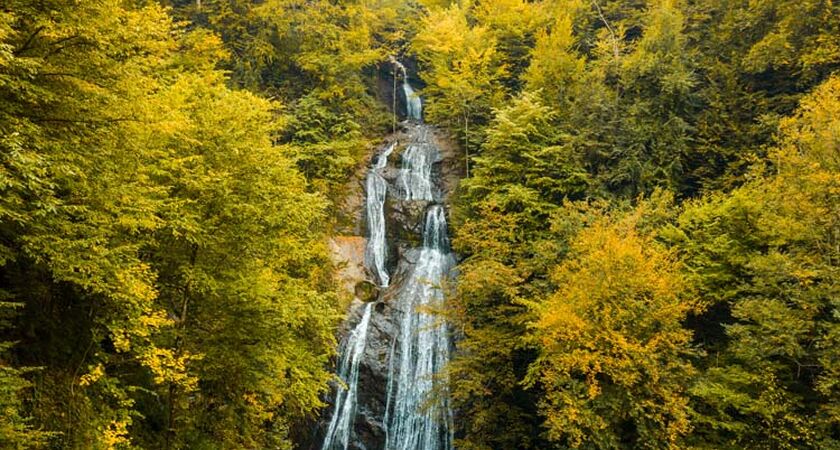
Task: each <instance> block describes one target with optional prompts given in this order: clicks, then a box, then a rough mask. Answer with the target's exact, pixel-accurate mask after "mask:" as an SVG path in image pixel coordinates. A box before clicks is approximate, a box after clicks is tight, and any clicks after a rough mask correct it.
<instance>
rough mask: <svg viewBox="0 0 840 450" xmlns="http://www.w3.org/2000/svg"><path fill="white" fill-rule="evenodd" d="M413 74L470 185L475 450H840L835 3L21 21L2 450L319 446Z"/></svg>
mask: <svg viewBox="0 0 840 450" xmlns="http://www.w3.org/2000/svg"><path fill="white" fill-rule="evenodd" d="M390 56H396V57H398V58H400V59H401V60H402V61H404V62H405V64H406V66H407V67H409V69H410V70H412V71H413V70H414V69H416V73H410V74H408V75H409V77H410V78H411V79H412V80H414V81H420V83H416V84H418V85H417V86H415V87H417V88H418V91H419V93H420V94H421V95H422V96H423V101H424V119H425V120H426V121H427V122H430V123H432V124H434V125H436V126H438V127H440V128H441V129H444V130H448V131H449V132H450V133H451V135H452V137H453V141H454V142H456V143H457V145H458V149H457V150H458V151H459V152H460V155H461V157H459V158H458V161H457V162H455V161H449V160H448V161H446V162H445V163H446V164H453V165H457V166H458V167H461V166H463V168H464V169H465V170H464V174H463V175H464V179H463V180H462V181H461V183H460V186H459V188H458V191H457V192H456V193H455V194H454V195H453V196H452V208H451V215H452V219H453V220H452V221H451V222H450V223H451V224H452V228H453V230H452V231H453V236H454V239H453V246H454V249H455V250H456V251H457V252H458V255H459V259H460V264H459V268H458V274H459V280H458V283H457V286H456V288H455V289H454V292H453V295H452V298H451V299H449V301H448V303H447V304H448V307H447V308H445V311H444V312H443V314H445V316H446V318H447V319H448V320H449V321H450V323H451V324H452V327H453V330H454V333H453V335H454V337H455V338H457V341H456V342H455V344H454V347H455V351H454V353H453V354H454V358H453V361H452V362H451V364H450V365H449V366H448V367H447V375H448V379H449V381H450V391H451V396H452V399H451V400H452V403H453V405H454V410H455V414H456V420H455V424H456V430H455V433H456V434H455V437H456V441H457V442H456V446H457V448H459V449H482V450H484V449H523V450H525V449H566V448H586V449H619V448H627V449H635V448H657V449H658V448H663V449H664V448H669V449H673V448H697V449H740V448H767V449H777V448H779V449H834V448H840V215H838V214H840V3H838V2H836V1H831V0H807V1H804V2H802V1H793V0H766V1H761V2H755V1H744V0H697V1H685V0H637V1H629V0H600V1H599V0H593V1H589V2H586V1H582V0H534V1H526V0H492V1H474V0H462V1H458V2H453V1H446V0H418V1H402V0H378V1H375V2H370V1H358V0H347V1H332V0H329V1H328V0H307V1H302V0H259V1H256V0H201V1H195V0H160V1H122V0H91V1H77V2H66V1H59V0H44V1H30V0H7V1H5V2H3V4H2V6H0V447H2V448H13V449H25V448H48V449H59V448H60V449H64V448H67V449H99V448H102V449H111V448H150V449H152V448H167V449H168V448H190V449H210V448H284V449H285V448H294V445H295V442H293V441H294V437H295V435H296V434H299V433H300V432H299V429H300V428H301V425H302V424H306V423H310V422H311V421H312V420H313V418H314V417H316V416H317V413H318V411H319V409H320V408H321V407H322V406H323V405H324V402H323V399H324V394H325V393H326V392H327V391H328V389H329V387H328V386H329V383H328V382H329V380H330V379H331V375H330V373H331V361H333V356H334V354H335V347H336V339H335V331H336V329H337V326H338V324H339V322H340V320H341V318H342V316H343V313H344V309H345V307H346V299H345V298H344V297H343V296H342V294H341V293H340V290H339V289H337V283H336V281H335V274H334V272H335V269H336V268H335V267H333V265H332V263H331V262H330V258H329V253H328V252H329V250H328V248H327V245H326V242H327V238H329V237H330V236H331V235H333V234H335V233H337V232H338V231H337V230H338V228H340V227H341V222H342V218H341V217H338V213H337V212H336V211H337V208H335V205H336V204H337V203H338V202H339V201H341V197H342V196H343V195H345V194H346V186H347V183H348V182H349V181H350V180H351V178H352V176H353V174H354V173H355V172H356V171H357V169H358V168H359V167H360V165H361V164H363V163H364V162H365V161H366V160H367V158H368V157H369V153H370V149H371V147H372V144H373V143H374V142H377V141H380V140H381V139H382V137H383V136H384V135H385V134H386V133H387V132H389V131H390V129H391V127H392V126H393V125H392V124H393V123H394V122H392V118H391V117H390V116H389V111H388V109H387V108H388V107H389V106H391V107H392V106H393V105H395V104H397V102H396V100H395V99H393V98H390V97H388V95H392V94H388V93H387V92H392V91H391V89H392V87H396V84H390V83H391V82H392V81H393V82H394V83H395V79H392V78H388V77H389V76H390V75H388V74H389V73H393V72H394V67H392V65H391V64H390V63H389V62H388V61H389V57H390ZM383 82H386V83H385V84H388V86H387V87H383ZM386 91H387V92H386ZM386 98H388V99H390V100H389V102H391V103H390V105H386V102H383V101H382V100H385V99H386Z"/></svg>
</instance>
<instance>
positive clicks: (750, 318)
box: [677, 77, 840, 448]
mask: <svg viewBox="0 0 840 450" xmlns="http://www.w3.org/2000/svg"><path fill="white" fill-rule="evenodd" d="M838 88H840V82H838V79H837V78H836V77H834V78H831V79H829V80H828V81H827V82H826V83H824V84H823V85H821V86H820V87H819V88H818V89H817V90H815V92H814V93H813V94H811V95H809V96H808V97H806V98H805V99H804V100H803V102H802V106H801V109H800V110H799V112H798V113H797V114H796V115H795V116H794V117H791V118H789V119H785V120H784V121H783V127H782V132H781V137H780V143H781V146H780V147H779V148H778V149H776V150H774V151H773V153H772V155H773V159H772V162H773V168H772V169H769V170H767V171H759V172H758V173H756V174H755V179H754V180H752V181H751V182H749V183H747V184H746V185H744V186H743V187H741V188H739V189H737V190H735V191H734V192H732V193H731V194H717V195H713V196H710V197H709V198H708V199H705V200H703V201H698V202H695V203H692V204H691V205H689V206H688V207H687V208H686V211H685V212H684V213H683V215H682V216H681V218H680V233H678V234H677V239H679V241H680V242H682V243H681V244H680V245H681V246H683V247H684V248H685V252H686V253H687V255H688V259H687V261H688V264H689V267H690V268H691V270H692V271H693V272H695V273H696V274H697V277H698V278H697V280H698V283H699V286H700V288H701V291H702V293H703V296H704V297H705V298H706V299H707V300H708V301H709V303H710V305H711V306H710V309H709V314H707V315H705V316H701V320H700V321H699V322H698V326H701V327H704V328H710V330H709V331H706V333H705V334H704V335H705V340H707V343H706V345H707V346H708V348H709V351H710V352H713V353H714V354H715V356H714V358H710V359H709V360H707V361H704V365H705V367H704V371H703V374H702V377H701V378H700V379H699V381H698V382H697V383H696V384H695V385H694V386H693V387H692V389H691V393H692V396H693V398H694V402H696V407H695V408H696V410H697V412H698V414H697V418H696V419H695V423H696V427H697V431H696V438H695V439H696V441H697V442H698V443H702V445H705V446H708V447H714V448H740V447H741V446H743V445H750V446H760V447H774V448H833V447H835V446H837V445H838V443H837V442H838V441H837V436H836V427H837V424H838V415H837V401H836V398H837V383H836V382H835V380H836V373H837V367H836V361H837V346H836V337H837V335H838V329H839V328H838V327H840V324H839V322H838V317H837V302H836V298H837V279H838V273H839V272H838V265H837V261H838V254H837V246H836V245H835V244H836V241H837V235H838V234H837V233H838V229H840V222H838V217H837V215H836V214H835V213H834V212H835V211H837V210H838V207H840V205H838V200H837V199H838V198H840V197H838V195H837V192H840V191H838V189H840V174H838V170H837V169H838V167H837V165H836V160H835V158H834V157H833V156H831V154H832V153H836V149H837V148H838V147H837V145H838V140H837V134H836V132H835V131H832V130H836V129H837V126H838V121H837V115H836V111H837V110H838V105H840V89H838ZM817 136H819V137H820V138H819V139H815V138H816V137H817ZM828 149H832V150H828ZM827 150H828V153H826V151H827ZM710 322H711V323H710ZM721 326H722V329H720V328H718V327H721ZM711 327H714V328H711ZM715 329H719V330H720V331H719V332H717V333H715V332H714V330H715ZM720 334H723V335H724V336H725V337H724V336H720Z"/></svg>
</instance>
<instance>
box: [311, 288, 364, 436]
mask: <svg viewBox="0 0 840 450" xmlns="http://www.w3.org/2000/svg"><path fill="white" fill-rule="evenodd" d="M372 306H373V303H368V304H367V305H365V311H364V313H363V315H362V320H361V321H360V322H359V324H358V325H356V328H354V329H353V331H352V332H351V333H350V335H349V336H348V337H347V342H346V343H345V345H344V351H343V352H342V358H341V365H340V366H339V369H338V376H339V378H340V379H341V382H342V385H339V386H338V391H337V392H336V395H335V403H334V404H333V405H334V410H333V416H332V419H330V425H329V427H328V428H327V434H326V436H325V437H324V445H323V446H322V447H321V449H322V450H339V449H341V450H347V448H348V444H349V442H350V432H351V430H352V428H353V422H354V420H355V418H356V401H357V391H358V385H359V363H360V362H361V360H362V354H363V352H364V351H365V344H366V343H367V335H368V325H369V324H370V312H371V309H372Z"/></svg>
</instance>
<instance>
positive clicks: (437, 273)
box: [322, 62, 454, 450]
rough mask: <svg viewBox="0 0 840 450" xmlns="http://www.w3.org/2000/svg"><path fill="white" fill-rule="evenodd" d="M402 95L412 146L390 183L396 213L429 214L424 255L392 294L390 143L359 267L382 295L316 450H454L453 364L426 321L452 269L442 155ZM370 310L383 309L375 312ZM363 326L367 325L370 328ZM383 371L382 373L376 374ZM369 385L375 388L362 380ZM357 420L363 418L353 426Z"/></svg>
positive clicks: (347, 365) (355, 335)
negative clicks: (438, 172)
mask: <svg viewBox="0 0 840 450" xmlns="http://www.w3.org/2000/svg"><path fill="white" fill-rule="evenodd" d="M395 64H397V65H398V66H401V65H399V63H397V62H395ZM403 75H405V74H404V73H403ZM403 89H404V91H405V94H406V98H407V100H408V101H407V109H408V111H407V116H408V118H409V121H408V123H407V128H406V129H407V133H408V142H409V143H408V146H407V147H406V149H405V150H404V152H403V153H402V162H401V168H400V170H399V171H398V173H397V178H396V180H395V184H396V194H397V195H396V196H395V197H396V200H395V201H396V202H399V203H400V205H401V211H417V210H418V208H415V207H413V206H412V207H409V206H408V205H412V204H413V205H414V206H419V207H420V208H423V207H425V217H424V226H423V236H422V237H423V245H422V247H420V248H415V249H411V250H408V251H406V252H405V254H404V255H402V257H401V259H400V267H405V270H400V271H399V272H398V273H400V274H401V275H400V276H399V277H398V278H397V281H396V282H394V283H393V284H392V283H391V281H392V280H391V277H390V275H389V273H388V269H387V264H386V261H387V256H388V255H387V248H388V245H387V239H386V228H385V217H386V216H385V214H386V211H385V199H386V196H387V194H388V190H389V186H388V180H387V179H386V177H385V175H386V174H387V172H385V171H384V170H383V169H385V168H386V166H387V164H388V157H389V156H390V155H391V153H392V152H393V151H394V150H395V147H396V143H394V144H391V145H389V146H388V147H387V148H385V149H384V150H383V151H382V153H381V154H380V155H379V156H378V157H377V158H376V160H375V162H374V163H373V164H372V166H371V169H370V170H369V172H368V175H367V180H366V186H367V199H366V212H367V224H368V242H367V247H366V250H365V260H366V264H367V267H368V269H369V270H370V272H371V273H372V274H373V276H374V277H375V278H377V281H378V283H379V285H380V286H381V287H383V288H385V287H387V288H388V290H387V293H385V294H384V295H381V296H380V297H379V299H378V300H377V301H376V302H373V303H368V304H367V305H365V309H364V314H363V315H362V319H361V321H360V322H359V324H358V325H356V327H355V328H354V329H353V331H352V332H351V333H350V335H349V337H348V338H347V340H346V343H345V345H344V346H343V347H342V354H341V358H340V364H339V370H338V375H339V377H340V378H341V380H343V382H344V384H345V385H346V386H340V387H339V388H338V392H337V394H336V400H335V403H334V405H333V406H334V410H333V415H332V418H331V420H330V423H329V426H328V428H327V430H326V435H325V438H324V442H323V446H322V450H339V449H340V450H348V448H352V449H353V450H359V449H367V450H381V449H382V448H384V449H385V450H451V449H452V441H453V437H452V429H453V426H452V412H451V409H450V408H449V403H448V392H447V383H446V380H444V379H442V378H441V377H442V375H441V372H440V371H441V369H443V368H444V366H445V365H446V364H447V363H448V361H449V354H450V339H449V332H448V329H447V326H446V324H445V322H444V321H443V320H442V319H441V318H440V317H439V316H436V315H435V314H433V313H432V312H431V311H430V308H436V307H439V306H440V305H441V303H442V302H443V300H444V293H443V290H442V285H443V284H444V283H445V282H446V280H447V278H448V277H449V275H450V272H451V271H452V268H453V267H454V258H453V256H452V254H451V253H450V251H449V238H448V235H447V228H446V214H445V211H444V208H443V206H441V205H440V204H436V202H437V201H439V199H440V197H441V195H439V193H440V188H439V187H438V186H436V185H435V183H434V177H433V172H434V171H433V167H434V164H435V163H436V162H438V161H440V160H441V155H440V150H439V149H438V148H437V146H436V145H435V144H434V140H433V139H432V136H431V135H432V133H431V131H430V128H429V127H428V126H427V125H424V124H422V122H421V117H422V103H421V101H420V98H419V97H417V95H416V94H415V93H414V90H413V89H412V88H411V86H410V85H409V84H408V82H407V81H406V82H405V83H404V85H403ZM415 202H419V203H415ZM411 214H416V213H411ZM398 220H399V219H398ZM409 220H415V219H409ZM398 223H399V222H398ZM403 225H406V224H405V223H403ZM383 298H386V299H390V300H387V301H385V300H383ZM374 303H376V304H377V305H381V306H382V308H380V307H379V306H377V308H372V305H373V304H374ZM369 323H373V325H372V326H370V327H369V326H368V325H369ZM368 328H370V329H371V330H372V331H371V337H368ZM389 348H390V352H389V351H388V349H389ZM385 355H387V361H385V360H384V359H383V358H384V356H385ZM383 362H387V367H382V366H381V365H380V364H381V363H383ZM360 364H361V365H362V367H363V369H362V371H361V372H362V373H363V374H364V375H363V376H362V377H361V378H362V379H361V380H359V378H360V377H359V372H360V370H359V365H360ZM379 367H381V370H380V369H379ZM366 376H372V377H375V378H374V379H370V380H366V379H365V377H366ZM386 379H387V381H386ZM366 382H368V383H372V384H376V385H375V386H370V385H368V384H365V383H366ZM377 383H378V384H377ZM358 385H362V386H363V389H362V390H361V391H360V395H357V394H356V389H357V386H358ZM380 402H381V403H380ZM357 406H358V408H357ZM383 407H384V409H383ZM357 409H358V411H357ZM357 415H358V416H359V417H361V418H362V419H360V420H359V421H358V423H356V422H357V420H356V416H357ZM354 424H355V425H354Z"/></svg>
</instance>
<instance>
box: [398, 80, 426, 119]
mask: <svg viewBox="0 0 840 450" xmlns="http://www.w3.org/2000/svg"><path fill="white" fill-rule="evenodd" d="M403 71H405V69H403ZM403 76H405V73H403ZM403 93H404V94H405V104H406V110H407V111H406V116H408V118H409V119H410V120H416V121H418V122H420V121H421V120H423V101H422V100H420V96H419V95H417V94H416V93H415V92H414V89H413V88H412V87H411V85H410V84H408V77H405V78H404V79H403Z"/></svg>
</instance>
